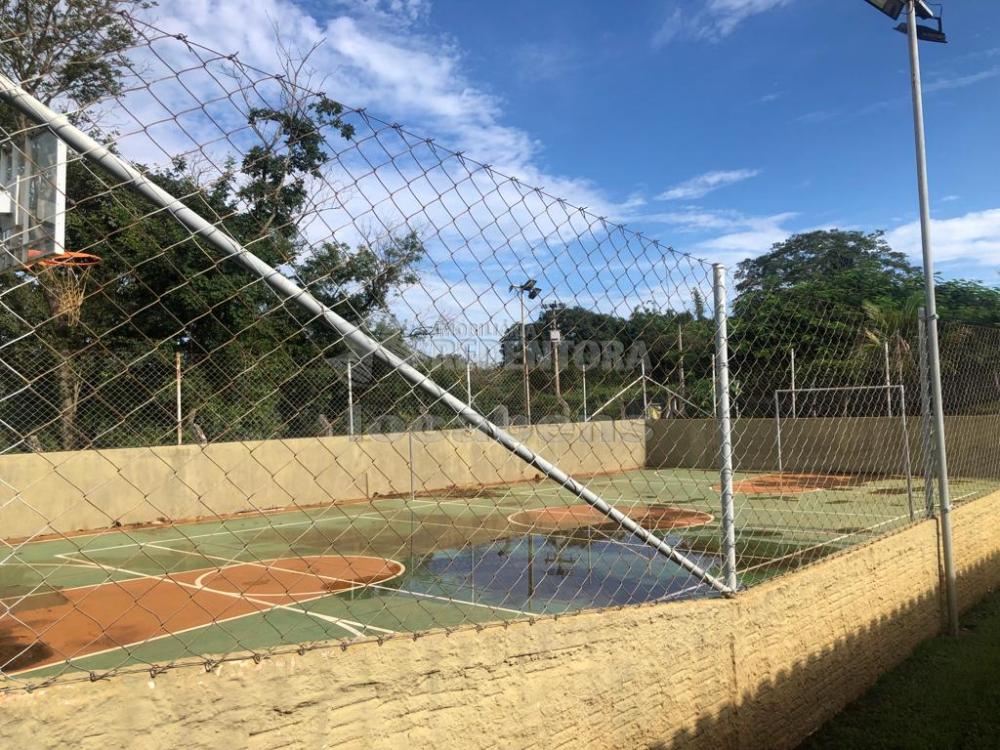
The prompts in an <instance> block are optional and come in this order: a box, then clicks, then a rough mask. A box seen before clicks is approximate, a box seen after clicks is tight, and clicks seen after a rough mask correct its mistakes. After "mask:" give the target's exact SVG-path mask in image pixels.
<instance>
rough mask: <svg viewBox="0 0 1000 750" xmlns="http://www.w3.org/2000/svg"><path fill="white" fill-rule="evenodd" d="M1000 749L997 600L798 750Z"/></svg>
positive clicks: (965, 619)
mask: <svg viewBox="0 0 1000 750" xmlns="http://www.w3.org/2000/svg"><path fill="white" fill-rule="evenodd" d="M997 747H1000V592H995V593H994V594H993V595H992V596H990V597H989V598H988V599H987V600H986V601H984V602H982V603H981V604H979V605H978V606H977V607H976V608H975V609H973V610H972V611H971V612H969V613H968V614H967V615H966V616H965V617H963V618H962V632H961V635H959V636H958V637H957V638H951V637H948V636H940V637H938V638H935V639H934V640H932V641H928V642H927V643H924V644H923V645H921V646H920V647H919V648H918V649H917V650H916V652H914V654H913V656H912V657H910V659H908V660H907V661H906V662H904V663H903V664H902V665H900V666H899V667H897V668H896V669H894V670H893V671H891V672H889V673H888V674H886V675H884V676H883V677H882V678H881V679H880V680H879V681H878V682H877V683H876V684H875V686H874V687H873V688H872V689H871V690H869V691H868V692H867V693H865V695H864V696H862V697H861V698H860V699H859V700H857V701H855V702H854V703H852V704H851V705H850V706H848V707H847V709H845V710H844V712H843V713H841V714H840V715H839V716H837V717H836V718H834V719H832V720H831V721H829V722H827V724H825V725H824V726H823V727H822V728H821V729H820V730H819V732H817V733H816V734H814V735H813V736H812V737H810V738H809V739H808V740H806V742H804V743H803V744H802V745H801V747H800V750H818V749H820V748H837V750H845V749H848V750H849V749H850V748H907V750H911V749H912V750H922V749H924V748H926V749H927V750H931V749H932V748H933V750H946V749H947V748H961V749H962V750H973V749H975V748H984V749H985V748H997Z"/></svg>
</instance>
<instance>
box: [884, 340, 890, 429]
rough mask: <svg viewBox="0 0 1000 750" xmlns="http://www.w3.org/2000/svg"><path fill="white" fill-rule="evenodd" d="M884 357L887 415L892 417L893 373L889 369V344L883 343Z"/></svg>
mask: <svg viewBox="0 0 1000 750" xmlns="http://www.w3.org/2000/svg"><path fill="white" fill-rule="evenodd" d="M882 355H883V357H884V359H885V413H886V414H887V415H888V416H890V417H891V416H892V373H891V371H890V369H889V342H888V341H883V342H882Z"/></svg>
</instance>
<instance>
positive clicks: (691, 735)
mask: <svg viewBox="0 0 1000 750" xmlns="http://www.w3.org/2000/svg"><path fill="white" fill-rule="evenodd" d="M954 521H955V524H954V525H955V552H956V559H957V564H958V572H959V583H960V587H961V588H960V591H961V604H962V606H963V607H968V606H969V605H970V604H971V603H973V602H974V601H976V600H977V599H979V598H980V597H982V596H983V595H984V594H985V593H986V592H987V591H988V590H989V589H990V588H991V587H993V586H996V585H997V584H998V583H1000V536H998V535H997V533H996V529H997V528H998V525H1000V493H996V494H994V495H992V496H990V497H987V498H983V499H981V500H977V501H974V502H970V503H969V504H967V505H964V506H962V507H961V508H959V509H957V510H956V511H955V513H954ZM939 580H940V570H939V563H938V545H937V526H936V522H935V521H933V520H931V521H925V522H923V523H920V524H918V525H916V526H913V527H910V528H908V529H906V530H904V531H902V532H900V533H897V534H894V535H892V536H890V537H887V538H885V539H882V540H879V541H877V542H875V543H872V544H869V545H867V546H863V547H858V548H855V549H852V550H850V551H847V552H845V553H842V554H840V555H838V556H835V557H831V558H827V559H825V560H823V561H821V562H819V563H816V564H814V565H811V566H809V567H806V568H804V569H803V570H801V571H799V572H797V573H793V574H790V575H786V576H783V577H781V578H778V579H775V580H773V581H771V582H769V583H765V584H763V585H760V586H758V587H755V588H753V589H751V590H749V591H747V592H744V593H741V594H740V595H739V596H737V597H736V598H734V599H731V600H722V599H720V600H711V601H686V602H674V603H667V604H657V605H648V606H641V607H629V608H625V609H622V610H614V611H607V612H593V613H585V614H581V615H573V616H567V617H561V618H559V619H542V620H539V621H536V622H534V623H533V624H530V623H527V622H520V623H512V624H510V625H509V626H508V627H506V628H502V627H491V628H487V629H485V630H483V631H481V632H477V631H475V630H471V629H469V630H461V631H458V632H455V633H452V634H450V635H445V634H444V633H440V634H433V635H430V636H427V637H422V638H420V639H419V640H417V641H414V640H412V639H409V638H397V639H390V640H388V641H386V642H385V643H384V645H381V646H378V645H375V644H372V643H365V644H359V645H357V646H355V647H351V648H348V649H347V650H346V651H344V652H342V651H341V650H340V649H339V648H330V649H322V650H316V651H309V652H306V653H305V654H304V655H302V656H298V655H295V654H292V655H283V656H276V657H273V658H270V659H265V660H263V661H262V662H261V663H259V664H255V663H253V662H252V661H249V660H247V661H241V662H233V663H227V664H224V665H221V666H220V667H218V668H217V669H216V671H215V672H214V673H212V674H207V673H205V672H204V670H202V669H200V668H189V669H176V670H172V671H168V672H166V673H164V674H162V675H160V676H158V677H156V679H155V680H154V679H151V678H150V677H149V676H148V675H147V674H145V673H138V674H132V675H121V676H118V677H114V678H111V679H108V680H104V681H101V682H98V683H93V684H92V683H88V682H80V683H73V684H65V685H56V686H53V687H51V688H47V689H43V690H37V691H35V692H33V693H30V694H26V693H11V694H8V695H6V696H0V746H4V747H33V748H60V747H78V748H83V749H87V748H94V749H95V750H106V749H107V748H112V747H115V748H117V747H130V748H161V747H172V746H177V747H184V748H188V749H189V750H199V749H202V748H203V749H204V750H209V749H211V750H215V749H216V748H220V747H226V748H260V749H263V748H278V747H281V748H309V750H314V749H316V748H366V749H367V748H375V749H376V750H390V749H393V750H395V749H396V748H411V749H412V750H420V749H422V748H434V749H435V750H439V749H441V748H461V749H463V750H466V749H468V750H477V749H485V748H503V749H504V750H510V749H511V748H566V749H567V750H579V749H580V748H588V749H590V750H601V749H603V748H607V749H608V750H611V749H615V750H618V749H620V748H646V749H647V750H653V749H654V748H655V749H661V750H662V749H663V748H669V747H677V748H712V749H713V750H714V749H716V748H777V749H779V750H780V748H792V747H794V746H795V745H796V744H797V743H798V742H799V741H800V740H801V739H802V738H804V737H805V736H806V735H808V734H809V733H810V732H812V731H814V730H815V729H816V728H818V727H819V726H820V725H821V724H822V723H823V722H824V721H825V720H826V719H828V718H830V717H832V716H833V715H834V714H835V713H836V712H837V711H839V710H840V709H841V708H843V707H844V706H845V705H846V704H847V703H848V702H849V701H851V700H852V699H854V698H855V697H857V696H858V695H860V694H861V693H862V692H863V691H864V690H865V689H866V688H868V687H869V686H870V685H871V684H872V683H873V682H874V680H875V679H876V678H877V677H878V675H880V674H881V673H883V672H884V671H886V670H887V669H889V668H891V667H892V666H893V665H895V664H896V663H898V662H899V661H901V660H902V659H904V658H905V657H906V656H907V655H908V654H909V653H910V652H911V651H912V650H913V648H914V647H915V646H916V645H917V644H918V643H919V642H920V641H922V640H924V639H926V638H928V637H930V636H932V635H934V634H935V633H937V632H939V630H940V628H941V624H942V592H941V590H940V586H939Z"/></svg>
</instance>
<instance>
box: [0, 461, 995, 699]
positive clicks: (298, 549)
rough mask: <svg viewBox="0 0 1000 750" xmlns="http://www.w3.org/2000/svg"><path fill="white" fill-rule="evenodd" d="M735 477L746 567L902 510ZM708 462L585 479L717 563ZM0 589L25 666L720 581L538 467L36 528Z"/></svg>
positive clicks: (618, 600)
mask: <svg viewBox="0 0 1000 750" xmlns="http://www.w3.org/2000/svg"><path fill="white" fill-rule="evenodd" d="M736 479H737V481H736V484H735V487H736V490H737V495H736V507H737V527H738V531H739V545H738V569H739V571H740V576H741V583H742V584H743V585H747V584H749V583H751V582H753V581H756V580H760V579H762V578H766V577H769V576H771V575H774V574H776V573H777V572H780V571H782V570H787V569H788V568H791V567H795V566H798V565H800V564H802V563H804V562H807V561H809V560H812V559H815V558H816V557H819V556H822V555H825V554H827V553H829V552H831V551H836V550H838V549H841V548H844V547H846V546H849V545H851V544H855V543H857V542H859V541H862V540H863V539H865V538H868V537H870V536H874V535H877V534H880V533H883V532H885V531H887V530H888V529H890V528H893V527H897V526H901V525H905V524H906V523H908V521H909V513H908V507H907V506H908V497H907V494H906V488H905V482H904V481H902V480H897V479H893V478H884V477H883V478H880V479H877V480H866V479H864V478H861V477H852V476H837V477H832V476H829V475H802V474H797V475H787V476H786V477H784V478H780V477H779V478H778V480H776V479H775V475H773V474H743V475H738V476H737V477H736ZM717 481H718V475H717V474H716V473H715V472H710V471H697V470H688V469H683V470H682V469H665V470H642V471H632V472H626V473H621V474H617V475H612V476H600V477H594V478H591V479H590V480H589V481H588V485H589V486H590V488H591V489H593V490H595V491H597V492H599V493H600V494H601V495H602V496H603V497H606V498H608V499H609V501H611V502H614V503H615V504H616V505H617V506H618V507H619V508H620V509H622V510H623V511H626V512H627V513H628V514H629V515H630V516H631V517H633V518H635V519H636V520H639V521H640V522H641V523H643V524H644V525H646V526H647V527H651V528H655V529H656V530H657V531H656V533H657V534H658V535H662V536H663V538H665V539H668V540H669V541H670V542H671V543H673V544H674V545H676V546H677V547H678V548H680V549H681V550H683V551H685V552H686V554H688V555H689V557H690V558H692V559H694V560H695V561H696V562H698V563H699V564H700V565H702V566H703V567H705V568H707V569H708V570H710V571H715V570H718V568H719V565H720V559H719V557H718V550H719V525H718V521H717V519H716V515H717V510H716V508H715V505H716V504H717V502H718V500H717V498H718V493H717V489H715V485H716V484H717ZM810 483H812V485H815V486H810ZM973 484H974V483H968V484H967V485H966V486H965V487H964V488H963V489H964V490H965V491H966V492H969V493H976V492H977V491H978V490H979V488H978V486H972V485H973ZM959 486H962V483H961V482H959ZM916 489H918V490H919V489H920V488H919V485H918V486H917V488H916ZM983 489H986V488H985V486H984V487H983ZM0 595H2V599H3V602H4V604H6V605H7V606H9V607H11V614H12V616H13V617H12V618H11V619H13V620H15V621H16V626H15V627H13V628H12V627H10V626H8V627H7V628H6V629H5V632H4V634H3V643H2V644H0V648H2V657H3V660H4V661H5V662H6V667H5V671H6V672H7V673H8V674H10V675H11V676H13V677H14V678H18V677H26V676H27V677H31V678H32V679H34V678H40V677H45V676H48V675H54V674H61V673H63V672H64V671H66V670H67V669H71V670H83V671H86V672H92V673H100V672H101V671H102V670H109V669H114V668H121V667H125V666H128V665H129V664H146V665H148V664H157V663H177V662H182V661H184V660H185V659H192V660H194V659H198V660H203V659H204V658H205V657H209V656H211V655H218V654H224V653H229V652H233V651H244V652H245V651H246V650H254V649H260V650H261V651H264V650H268V649H273V648H274V647H277V646H281V645H288V644H303V645H306V644H310V643H313V642H316V641H328V640H331V639H336V640H340V641H343V642H347V641H351V640H355V639H360V638H382V637H388V636H392V635H394V634H398V633H418V632H421V631H424V630H428V629H431V628H434V627H442V626H443V627H446V628H447V627H459V626H462V625H468V624H477V625H482V624H486V623H497V622H501V621H504V620H509V619H520V618H530V617H532V616H536V615H543V614H559V613H565V612H572V611H576V610H581V609H584V608H601V607H611V606H618V605H624V604H630V603H638V602H649V601H658V600H664V599H669V598H673V597H678V596H698V595H705V596H708V595H712V592H711V590H710V589H709V588H708V587H706V586H703V585H700V584H698V583H697V581H694V580H693V579H692V578H691V576H690V575H689V574H688V572H687V571H685V570H683V569H681V568H680V567H679V566H678V565H676V564H675V563H673V562H671V561H669V560H667V559H665V558H663V557H661V556H660V555H658V554H657V553H656V552H654V551H653V550H651V549H650V548H649V547H648V546H646V545H644V544H643V543H642V542H640V541H639V540H638V539H635V538H634V537H631V535H629V534H628V533H626V532H622V531H619V530H616V528H615V527H613V526H609V524H608V520H607V519H606V518H605V517H603V516H601V515H599V514H597V513H595V512H594V511H592V510H591V509H590V508H589V507H587V506H580V504H579V500H578V499H577V498H575V497H574V496H572V495H571V494H570V493H569V492H567V491H565V490H562V489H561V488H559V487H556V486H555V485H553V484H551V483H548V482H546V483H533V482H529V483H521V484H515V485H509V486H504V487H491V488H474V489H472V490H469V491H466V492H458V491H451V492H449V493H445V494H438V495H427V496H416V497H406V498H392V499H382V500H375V501H372V502H364V503H353V504H338V505H332V506H325V507H314V508H303V509H295V510H285V511H279V512H275V513H271V514H268V515H267V516H260V515H254V516H252V517H250V516H246V517H231V518H225V519H220V520H212V521H205V522H194V523H188V524H180V525H171V526H162V527H146V528H137V529H119V530H109V531H104V532H99V533H93V534H83V535H79V536H71V537H64V538H59V539H51V540H39V541H34V542H31V543H27V544H24V545H22V546H20V547H19V548H18V552H17V555H16V558H13V559H11V560H8V561H7V562H6V563H5V564H4V566H3V567H2V569H0Z"/></svg>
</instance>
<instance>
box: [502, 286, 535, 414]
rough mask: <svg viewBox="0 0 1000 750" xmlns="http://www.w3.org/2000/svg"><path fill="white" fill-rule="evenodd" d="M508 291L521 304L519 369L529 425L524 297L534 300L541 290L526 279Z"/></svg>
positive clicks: (529, 410)
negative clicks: (520, 370)
mask: <svg viewBox="0 0 1000 750" xmlns="http://www.w3.org/2000/svg"><path fill="white" fill-rule="evenodd" d="M510 291H512V292H514V291H516V292H517V298H518V300H519V301H520V303H521V369H522V373H523V377H524V416H525V418H526V419H527V420H528V424H529V425H530V424H531V385H530V383H529V382H528V338H527V335H526V332H525V324H524V295H525V294H527V295H528V299H535V297H537V296H538V295H539V294H541V293H542V289H541V287H539V286H538V285H537V284H536V283H535V280H534V279H528V280H527V281H525V282H524V283H523V284H511V285H510Z"/></svg>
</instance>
